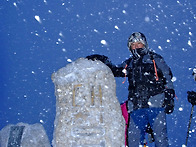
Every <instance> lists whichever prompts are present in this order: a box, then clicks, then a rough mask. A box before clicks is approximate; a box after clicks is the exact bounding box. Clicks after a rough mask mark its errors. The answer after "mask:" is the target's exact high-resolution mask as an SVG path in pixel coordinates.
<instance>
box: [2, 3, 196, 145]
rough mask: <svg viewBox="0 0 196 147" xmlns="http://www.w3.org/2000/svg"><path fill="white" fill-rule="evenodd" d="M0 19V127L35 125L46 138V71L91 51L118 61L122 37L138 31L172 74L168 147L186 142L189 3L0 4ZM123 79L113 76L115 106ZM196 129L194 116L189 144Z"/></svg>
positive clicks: (193, 18)
mask: <svg viewBox="0 0 196 147" xmlns="http://www.w3.org/2000/svg"><path fill="white" fill-rule="evenodd" d="M0 19H1V21H0V26H1V27H0V42H1V46H0V48H1V54H0V58H1V62H0V71H1V78H0V81H1V82H0V83H1V85H0V86H1V88H0V92H1V94H2V95H1V103H0V122H1V123H0V129H1V128H3V127H4V126H6V125H7V124H16V123H18V122H25V123H30V124H32V123H37V122H41V123H42V124H43V125H44V128H45V129H46V131H47V134H48V136H49V139H50V140H52V133H53V122H54V118H55V95H54V85H53V83H52V80H51V75H52V73H53V72H55V71H57V70H58V69H60V68H62V67H64V66H66V65H67V64H69V63H70V62H71V61H75V60H76V59H78V58H80V57H85V56H87V55H90V54H104V55H106V56H108V57H109V58H110V59H111V60H112V61H113V63H114V64H119V63H121V62H122V61H124V60H125V59H126V58H128V57H129V56H130V53H129V51H128V49H127V39H128V37H129V36H130V35H131V34H132V33H133V32H136V31H140V32H142V33H144V34H145V35H146V37H147V40H148V44H149V47H150V48H151V49H153V50H155V51H156V52H157V53H159V54H161V55H162V56H163V57H164V59H165V61H166V63H167V64H168V65H169V66H170V67H171V69H172V72H173V75H174V77H175V79H176V80H175V82H174V86H175V90H176V95H177V97H178V100H176V101H175V103H176V106H175V111H174V112H173V113H172V114H171V115H168V117H167V119H168V135H169V139H170V144H171V146H173V147H175V146H176V147H178V146H181V145H182V144H184V143H185V139H186V131H187V124H188V119H189V115H190V110H191V104H190V103H189V102H188V101H187V94H186V92H187V91H188V90H195V91H196V89H195V87H196V83H195V81H194V80H193V77H192V75H191V74H192V68H194V67H195V66H196V64H195V63H196V59H195V56H196V51H195V46H196V34H195V32H196V27H195V26H196V2H195V1H194V0H179V1H177V0H173V1H171V0H170V1H169V0H145V1H144V0H141V1H138V0H130V1H125V0H110V1H105V0H93V1H89V0H77V1H76V0H55V1H53V2H52V1H49V0H31V1H29V0H1V2H0ZM123 80H124V79H122V78H118V79H116V81H117V97H118V99H119V102H123V101H124V100H126V98H127V83H126V84H124V85H123V84H121V83H122V81H123ZM194 110H195V109H194ZM195 131H196V117H195V112H194V113H193V121H192V124H191V133H190V138H189V141H190V142H189V145H190V146H191V144H192V145H193V144H195V143H196V132H195Z"/></svg>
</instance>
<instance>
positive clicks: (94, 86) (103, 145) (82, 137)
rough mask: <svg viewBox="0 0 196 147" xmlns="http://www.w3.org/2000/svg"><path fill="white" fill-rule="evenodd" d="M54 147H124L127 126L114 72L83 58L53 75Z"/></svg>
mask: <svg viewBox="0 0 196 147" xmlns="http://www.w3.org/2000/svg"><path fill="white" fill-rule="evenodd" d="M52 80H53V82H54V84H55V94H56V118H55V122H54V126H55V129H54V134H53V135H54V137H53V146H54V147H63V146H67V147H79V146H80V147H83V146H85V147H93V146H94V147H95V146H96V147H109V146H111V147H121V146H124V142H125V140H124V130H125V122H124V118H123V117H122V112H121V108H120V104H119V102H118V100H117V97H116V83H115V79H114V76H113V74H112V72H111V70H110V69H109V68H108V67H107V66H106V65H105V64H103V63H102V62H100V61H92V60H87V59H84V58H80V59H78V60H77V61H75V62H72V63H70V64H68V65H67V66H66V67H63V68H61V69H59V70H58V71H57V72H55V73H53V75H52Z"/></svg>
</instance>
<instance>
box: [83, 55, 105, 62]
mask: <svg viewBox="0 0 196 147" xmlns="http://www.w3.org/2000/svg"><path fill="white" fill-rule="evenodd" d="M86 58H87V59H88V60H93V61H95V60H99V61H101V62H103V63H105V62H106V61H108V60H109V59H108V57H107V56H104V55H98V54H94V55H90V56H86Z"/></svg>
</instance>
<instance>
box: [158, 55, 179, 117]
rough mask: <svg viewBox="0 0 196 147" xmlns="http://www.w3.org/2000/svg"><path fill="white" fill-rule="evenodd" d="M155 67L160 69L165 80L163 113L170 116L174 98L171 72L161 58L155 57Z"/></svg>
mask: <svg viewBox="0 0 196 147" xmlns="http://www.w3.org/2000/svg"><path fill="white" fill-rule="evenodd" d="M154 59H155V63H156V65H157V66H158V67H159V68H160V69H161V71H162V73H163V76H164V78H166V85H165V90H164V93H165V100H164V104H165V112H166V113H167V114H170V113H172V112H173V110H174V97H175V90H174V86H173V82H172V76H173V75H172V72H171V69H170V67H169V66H168V65H167V64H166V63H165V61H164V59H163V57H161V56H159V55H157V56H156V57H155V58H154Z"/></svg>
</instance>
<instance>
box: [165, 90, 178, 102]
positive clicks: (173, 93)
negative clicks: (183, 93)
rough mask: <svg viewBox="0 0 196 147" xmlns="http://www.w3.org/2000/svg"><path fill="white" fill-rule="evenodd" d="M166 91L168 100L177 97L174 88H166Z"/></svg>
mask: <svg viewBox="0 0 196 147" xmlns="http://www.w3.org/2000/svg"><path fill="white" fill-rule="evenodd" d="M164 93H165V99H166V100H170V99H173V98H174V97H175V91H174V89H165V91H164Z"/></svg>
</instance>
